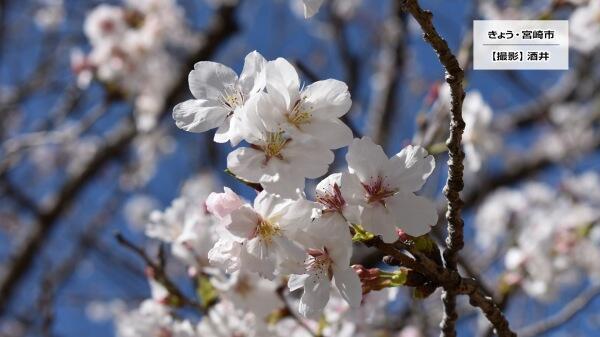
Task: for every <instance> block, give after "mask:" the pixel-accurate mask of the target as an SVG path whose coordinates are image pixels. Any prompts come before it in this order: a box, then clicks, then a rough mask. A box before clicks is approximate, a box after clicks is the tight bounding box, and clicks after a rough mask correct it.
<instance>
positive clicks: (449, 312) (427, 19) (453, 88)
mask: <svg viewBox="0 0 600 337" xmlns="http://www.w3.org/2000/svg"><path fill="white" fill-rule="evenodd" d="M401 3H402V5H403V6H404V9H405V10H406V11H408V12H409V13H410V14H411V15H412V17H413V18H414V19H415V20H416V21H417V22H418V23H419V26H421V29H422V30H423V37H424V39H425V40H426V41H427V42H428V43H429V44H430V45H431V47H432V48H433V49H434V50H435V52H436V53H437V55H438V58H439V60H440V62H441V64H442V66H443V67H444V69H445V70H446V83H448V85H449V86H450V94H451V98H452V99H451V104H450V136H449V138H448V140H447V141H446V146H447V147H448V180H447V181H446V186H445V187H444V194H445V196H446V198H447V199H448V210H447V212H446V219H447V221H448V227H447V231H448V236H447V238H446V249H445V250H444V262H445V265H446V267H447V268H448V269H450V270H456V260H457V254H458V251H459V250H460V249H462V247H463V246H464V239H463V226H464V223H463V219H462V217H461V208H462V206H463V202H462V200H461V199H460V191H461V190H462V189H463V187H464V183H463V170H464V166H463V159H464V153H463V151H462V148H461V140H462V134H463V131H464V129H465V122H464V121H463V119H462V102H463V100H464V98H465V91H464V89H463V83H462V82H463V78H464V72H463V70H462V68H461V67H460V64H459V62H458V60H457V59H456V56H454V54H453V53H452V51H451V50H450V47H449V46H448V43H447V42H446V41H445V40H444V39H443V38H442V37H441V36H440V35H439V33H438V32H437V31H436V29H435V27H434V25H433V19H432V14H431V12H429V11H425V10H423V9H422V8H421V7H420V6H419V3H418V2H417V1H416V0H404V1H402V2H401ZM442 302H443V303H444V317H443V319H442V323H441V324H440V328H441V330H442V331H441V335H442V336H448V337H454V336H456V320H457V319H458V314H457V313H456V293H455V289H453V288H451V287H444V292H443V293H442ZM482 303H485V302H482ZM492 303H493V302H492ZM480 308H481V309H482V310H483V311H484V313H485V314H486V316H487V317H488V319H489V318H490V316H488V311H486V310H487V309H488V307H487V306H480ZM500 315H502V314H501V313H500ZM492 318H497V317H496V316H493V317H492ZM500 323H501V322H499V323H497V324H500Z"/></svg>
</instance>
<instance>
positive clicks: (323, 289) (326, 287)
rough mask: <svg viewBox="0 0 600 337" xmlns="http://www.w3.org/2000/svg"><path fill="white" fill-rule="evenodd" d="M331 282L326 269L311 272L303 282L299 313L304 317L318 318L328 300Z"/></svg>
mask: <svg viewBox="0 0 600 337" xmlns="http://www.w3.org/2000/svg"><path fill="white" fill-rule="evenodd" d="M330 290H331V283H330V281H329V278H328V276H327V272H326V271H320V272H319V273H314V274H311V275H310V276H309V277H308V278H307V279H306V282H305V283H304V294H302V298H301V299H300V307H299V311H300V313H301V314H302V315H303V316H304V317H306V318H318V317H319V315H320V314H321V313H322V312H323V308H325V305H327V302H328V301H329V291H330Z"/></svg>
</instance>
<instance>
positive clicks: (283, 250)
mask: <svg viewBox="0 0 600 337" xmlns="http://www.w3.org/2000/svg"><path fill="white" fill-rule="evenodd" d="M294 203H295V202H294V201H293V200H290V199H284V198H282V197H280V196H277V195H273V194H269V193H267V192H265V191H263V192H261V193H259V194H258V196H257V197H256V199H254V206H253V207H252V206H250V205H244V206H242V207H240V208H238V209H236V210H234V211H233V212H231V214H230V215H229V216H230V221H229V222H228V223H227V225H226V227H227V229H228V230H229V232H230V233H231V234H233V235H234V236H235V237H237V238H239V239H238V240H229V241H225V240H223V241H221V248H220V249H218V250H215V249H213V251H212V253H211V256H212V257H213V260H217V261H223V260H224V259H231V260H232V261H236V260H237V261H238V262H239V263H237V264H235V265H230V267H234V268H239V269H240V270H244V271H251V272H256V273H258V274H259V275H261V276H262V277H265V278H269V279H273V278H274V277H275V274H276V273H283V274H285V273H288V272H289V271H293V270H298V268H300V267H301V266H302V261H303V260H304V258H305V253H304V251H303V250H302V249H301V248H300V247H299V246H298V245H297V244H295V243H294V242H292V240H291V239H290V236H292V235H294V233H295V232H296V231H297V228H294V224H295V221H294V220H295V219H297V218H298V215H297V214H293V213H294V212H295V207H293V206H294ZM218 253H222V254H223V255H221V256H219V254H218Z"/></svg>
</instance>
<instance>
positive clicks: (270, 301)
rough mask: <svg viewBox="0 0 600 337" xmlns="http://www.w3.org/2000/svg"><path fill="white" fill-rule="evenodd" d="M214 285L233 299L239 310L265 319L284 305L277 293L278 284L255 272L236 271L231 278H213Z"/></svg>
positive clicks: (222, 294) (226, 296)
mask: <svg viewBox="0 0 600 337" xmlns="http://www.w3.org/2000/svg"><path fill="white" fill-rule="evenodd" d="M213 285H214V287H215V288H217V289H218V290H219V292H220V294H221V296H222V297H223V298H226V299H227V300H229V301H231V303H233V304H234V305H235V307H236V308H237V309H238V310H241V311H243V312H251V313H253V314H254V315H256V317H257V318H258V319H265V318H266V317H267V316H268V315H269V314H271V313H272V312H273V311H275V310H277V309H279V308H282V307H283V306H284V303H283V301H282V300H281V298H280V296H279V295H278V294H277V288H278V284H277V283H275V282H273V281H269V280H266V279H263V278H260V277H258V276H257V275H256V274H254V273H248V272H241V271H237V272H234V273H233V274H232V275H231V276H230V277H229V279H225V280H223V278H222V277H218V278H213Z"/></svg>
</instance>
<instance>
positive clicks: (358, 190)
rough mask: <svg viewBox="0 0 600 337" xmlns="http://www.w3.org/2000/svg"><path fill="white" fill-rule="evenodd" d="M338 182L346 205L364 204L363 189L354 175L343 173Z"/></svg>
mask: <svg viewBox="0 0 600 337" xmlns="http://www.w3.org/2000/svg"><path fill="white" fill-rule="evenodd" d="M340 182H341V184H342V185H341V190H342V196H343V197H344V200H345V201H346V202H347V203H348V204H359V205H361V204H366V200H365V193H366V192H365V188H364V187H363V185H362V184H361V182H360V179H359V178H358V176H357V175H356V174H351V173H347V172H344V173H342V177H341V179H340Z"/></svg>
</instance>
